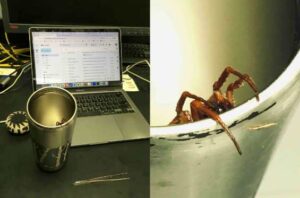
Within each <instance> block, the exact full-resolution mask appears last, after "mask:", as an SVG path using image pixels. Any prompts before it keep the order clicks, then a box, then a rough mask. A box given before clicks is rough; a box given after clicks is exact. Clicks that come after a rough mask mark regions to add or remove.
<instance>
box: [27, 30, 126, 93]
mask: <svg viewBox="0 0 300 198" xmlns="http://www.w3.org/2000/svg"><path fill="white" fill-rule="evenodd" d="M119 39H120V35H119V32H118V31H87V30H85V31H74V30H72V31H63V30H59V31H53V30H52V31H32V32H31V48H32V49H31V53H32V57H33V58H32V61H33V65H34V74H35V81H36V83H35V84H36V89H39V88H41V87H45V86H59V87H63V88H80V87H99V86H109V85H111V84H113V82H120V81H121V68H120V66H121V63H120V60H121V58H120V55H121V53H120V40H119Z"/></svg>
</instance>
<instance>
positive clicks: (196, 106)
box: [191, 100, 242, 155]
mask: <svg viewBox="0 0 300 198" xmlns="http://www.w3.org/2000/svg"><path fill="white" fill-rule="evenodd" d="M191 114H192V118H193V119H194V121H197V120H201V119H202V118H204V116H206V117H210V118H212V119H213V120H215V121H216V122H217V123H218V124H219V125H221V127H222V128H223V129H224V131H225V133H226V134H227V135H228V136H229V137H230V139H231V140H232V142H233V143H234V145H235V147H236V149H237V151H238V153H239V154H240V155H242V151H241V148H240V146H239V144H238V142H237V141H236V139H235V137H234V136H233V134H232V133H231V131H230V130H229V128H228V127H227V125H226V124H225V123H224V122H223V121H222V119H221V118H220V116H219V115H218V114H217V113H216V112H214V111H213V110H212V109H210V108H209V107H207V106H206V105H205V104H204V103H203V102H201V101H198V100H194V101H192V102H191Z"/></svg>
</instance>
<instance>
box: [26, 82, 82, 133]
mask: <svg viewBox="0 0 300 198" xmlns="http://www.w3.org/2000/svg"><path fill="white" fill-rule="evenodd" d="M45 89H46V90H47V89H54V90H55V89H58V90H60V91H62V92H65V93H66V94H67V95H69V96H70V98H72V100H73V102H74V104H75V110H74V112H73V115H72V116H71V117H70V118H69V119H68V121H67V122H65V123H63V124H62V125H58V126H46V125H43V124H41V123H39V122H37V121H36V120H35V119H33V117H32V116H31V115H30V112H29V102H30V101H31V99H32V97H33V96H35V95H36V94H37V93H39V92H41V91H43V90H45ZM26 114H27V116H28V117H29V119H30V120H31V121H32V122H33V123H34V124H35V125H37V126H39V127H43V128H47V129H56V128H60V127H64V126H65V125H67V124H69V123H70V122H71V121H72V120H73V119H74V117H75V116H76V114H77V103H76V99H75V97H74V96H73V94H72V93H71V92H69V91H68V90H66V89H63V88H61V87H57V86H48V87H43V88H41V89H38V90H36V91H34V92H33V93H32V94H31V95H30V96H29V98H28V100H27V103H26Z"/></svg>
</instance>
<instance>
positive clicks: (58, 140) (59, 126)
mask: <svg viewBox="0 0 300 198" xmlns="http://www.w3.org/2000/svg"><path fill="white" fill-rule="evenodd" d="M26 110H27V116H28V120H29V126H30V131H31V139H32V143H33V150H34V153H35V158H36V163H37V165H38V167H39V168H41V169H42V170H44V171H57V170H59V169H61V168H62V167H63V165H64V164H65V162H66V159H67V154H68V150H69V147H70V145H71V142H72V135H73V129H74V126H75V121H76V118H77V104H76V100H75V98H74V97H73V96H72V94H71V93H70V92H68V91H67V90H65V89H62V88H59V87H45V88H42V89H39V90H37V91H35V92H34V93H33V94H32V95H31V96H30V97H29V99H28V101H27V106H26Z"/></svg>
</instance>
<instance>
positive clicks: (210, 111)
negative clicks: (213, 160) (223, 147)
mask: <svg viewBox="0 0 300 198" xmlns="http://www.w3.org/2000/svg"><path fill="white" fill-rule="evenodd" d="M229 74H233V75H235V76H237V77H238V79H237V80H236V81H234V82H233V83H231V84H229V85H228V87H227V90H226V94H223V93H222V91H221V90H220V89H221V87H222V86H223V84H224V82H225V81H226V79H227V77H228V76H229ZM244 81H245V82H247V83H248V84H249V86H250V87H251V89H252V90H253V91H254V93H255V97H256V100H257V101H259V95H258V90H257V88H256V85H255V83H254V81H253V79H252V78H251V77H250V76H249V75H247V74H241V73H240V72H238V71H237V70H235V69H234V68H232V67H230V66H228V67H226V68H225V69H224V71H223V72H222V74H221V76H220V77H219V79H218V80H217V81H216V82H215V83H214V84H213V94H212V95H211V96H210V98H209V99H208V100H205V99H203V98H201V97H198V96H196V95H194V94H191V93H189V92H187V91H184V92H183V93H182V94H181V97H180V98H179V100H178V102H177V106H176V112H177V115H176V116H175V118H174V119H173V120H172V121H171V122H170V125H172V124H183V123H189V122H194V121H198V120H202V119H204V118H208V117H209V118H212V119H213V120H215V121H216V122H217V123H218V124H220V125H221V126H222V128H223V129H224V131H225V132H226V133H227V135H228V136H229V137H230V138H231V140H232V141H233V143H234V145H235V147H236V149H237V151H238V152H239V154H240V155H241V154H242V151H241V149H240V146H239V144H238V142H237V141H236V139H235V137H234V136H233V134H232V133H231V132H230V130H229V128H228V127H227V125H226V124H225V123H224V122H223V121H222V119H221V118H220V116H219V115H218V114H220V113H223V112H225V111H228V110H230V109H232V108H234V107H235V100H234V97H233V91H234V90H235V89H238V88H240V87H241V86H242V85H243V82H244ZM186 98H191V99H193V101H192V102H191V103H190V110H191V113H190V112H189V111H184V110H182V108H183V105H184V102H185V100H186Z"/></svg>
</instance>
